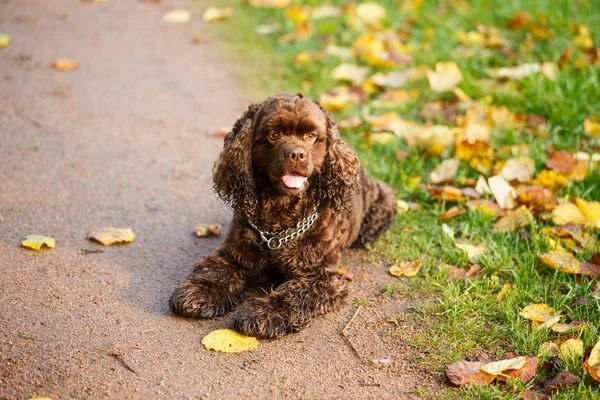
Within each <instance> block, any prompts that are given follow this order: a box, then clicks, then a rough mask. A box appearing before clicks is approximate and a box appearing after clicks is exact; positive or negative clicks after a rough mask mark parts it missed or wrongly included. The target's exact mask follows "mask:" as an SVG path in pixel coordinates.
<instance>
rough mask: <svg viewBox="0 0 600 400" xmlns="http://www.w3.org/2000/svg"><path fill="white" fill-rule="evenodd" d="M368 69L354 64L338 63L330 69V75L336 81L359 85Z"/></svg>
mask: <svg viewBox="0 0 600 400" xmlns="http://www.w3.org/2000/svg"><path fill="white" fill-rule="evenodd" d="M368 72H369V69H368V68H366V67H359V66H358V65H356V64H348V63H343V64H340V65H338V66H337V67H335V68H334V69H333V71H331V77H332V78H333V79H335V80H338V81H349V82H352V83H354V84H355V85H360V84H361V83H363V82H364V81H365V79H366V78H367V73H368Z"/></svg>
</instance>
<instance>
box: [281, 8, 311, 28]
mask: <svg viewBox="0 0 600 400" xmlns="http://www.w3.org/2000/svg"><path fill="white" fill-rule="evenodd" d="M310 11H311V10H310V8H309V7H304V6H302V5H300V4H295V5H293V6H292V7H290V8H288V9H287V10H285V12H284V14H285V16H286V17H288V18H289V19H290V20H291V21H292V22H293V23H294V24H296V25H298V24H301V23H305V22H306V21H308V19H309V18H310Z"/></svg>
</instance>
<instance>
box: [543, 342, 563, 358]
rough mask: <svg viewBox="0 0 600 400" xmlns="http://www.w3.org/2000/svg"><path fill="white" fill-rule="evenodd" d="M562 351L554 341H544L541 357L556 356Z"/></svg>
mask: <svg viewBox="0 0 600 400" xmlns="http://www.w3.org/2000/svg"><path fill="white" fill-rule="evenodd" d="M559 353H560V347H559V346H558V344H556V343H554V342H544V343H542V344H541V345H540V350H539V356H540V357H548V358H550V357H556V356H558V354H559Z"/></svg>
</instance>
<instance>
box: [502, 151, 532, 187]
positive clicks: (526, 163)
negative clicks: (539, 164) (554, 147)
mask: <svg viewBox="0 0 600 400" xmlns="http://www.w3.org/2000/svg"><path fill="white" fill-rule="evenodd" d="M534 172H535V164H534V162H533V160H532V159H531V158H529V157H515V158H511V159H510V160H508V161H506V163H505V164H504V166H503V167H502V170H501V171H500V175H502V177H503V178H504V179H506V180H507V181H508V182H510V181H519V182H521V183H524V182H530V181H531V179H532V178H533V174H534Z"/></svg>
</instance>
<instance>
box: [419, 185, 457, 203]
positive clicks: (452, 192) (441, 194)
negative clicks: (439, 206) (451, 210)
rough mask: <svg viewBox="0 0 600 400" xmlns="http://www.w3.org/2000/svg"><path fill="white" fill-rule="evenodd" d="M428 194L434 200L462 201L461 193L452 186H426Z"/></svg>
mask: <svg viewBox="0 0 600 400" xmlns="http://www.w3.org/2000/svg"><path fill="white" fill-rule="evenodd" d="M427 190H428V191H429V194H430V195H431V197H433V198H434V199H441V200H445V201H451V202H457V201H459V200H464V199H465V197H464V195H463V192H462V191H461V190H460V189H458V188H456V187H454V186H443V187H442V186H427Z"/></svg>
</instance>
